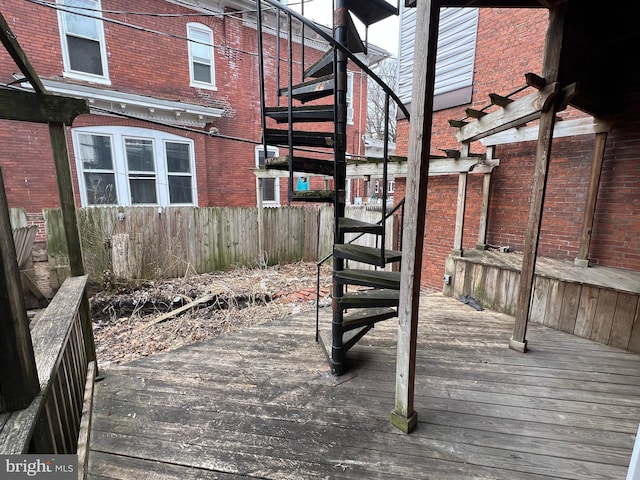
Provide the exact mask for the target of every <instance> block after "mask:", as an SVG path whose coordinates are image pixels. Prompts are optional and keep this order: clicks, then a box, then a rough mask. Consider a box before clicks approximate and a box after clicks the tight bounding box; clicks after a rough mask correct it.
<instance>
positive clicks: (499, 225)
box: [395, 8, 640, 291]
mask: <svg viewBox="0 0 640 480" xmlns="http://www.w3.org/2000/svg"><path fill="white" fill-rule="evenodd" d="M461 11H466V12H467V13H468V12H470V11H475V12H476V13H475V15H476V16H477V20H476V23H475V24H473V23H472V24H469V23H467V24H466V26H465V27H464V28H465V29H466V30H465V32H466V33H465V35H466V37H464V40H463V41H464V42H466V43H473V49H472V50H473V53H472V55H471V57H470V58H471V63H470V65H471V66H472V70H471V75H470V76H469V78H468V83H467V84H466V85H463V87H462V88H459V86H458V88H457V89H456V86H453V87H452V88H451V89H450V90H449V91H445V92H444V93H442V92H440V94H439V92H438V76H442V75H446V71H447V65H446V63H445V65H444V66H443V65H441V64H440V56H441V54H442V56H443V57H446V56H447V55H446V53H447V52H441V45H440V44H439V47H438V55H439V60H438V66H439V67H440V68H442V70H441V71H440V72H438V70H436V75H437V76H436V95H435V98H434V104H435V107H434V109H435V110H436V111H435V113H434V116H433V128H432V132H433V137H432V142H431V145H432V152H431V153H432V154H433V155H443V152H442V150H440V149H460V143H459V142H458V141H457V139H456V137H455V134H456V131H457V129H456V128H452V127H451V126H450V125H449V122H448V121H449V120H450V119H463V118H465V117H466V112H465V109H467V108H472V109H477V110H480V109H483V108H485V107H486V106H487V105H489V94H490V93H496V94H499V95H507V94H510V93H512V92H514V91H516V90H517V89H518V88H520V87H522V86H524V85H525V77H524V75H525V74H526V73H528V72H533V73H536V74H539V73H540V70H541V67H542V55H543V50H544V41H545V32H546V30H547V23H548V13H547V11H546V10H545V9H513V8H505V9H499V8H494V9H489V8H482V9H457V8H449V9H443V10H442V13H441V24H440V42H442V41H443V37H444V38H445V39H446V37H447V28H448V26H449V23H448V20H447V15H451V14H452V12H454V13H455V12H461ZM405 14H406V11H405ZM455 14H456V15H457V14H458V13H455ZM460 38H463V37H460ZM405 44H406V42H405ZM459 45H460V43H458V44H456V46H458V47H459ZM401 49H402V47H401ZM405 50H406V48H405ZM401 55H402V52H401ZM445 62H446V60H445ZM405 67H406V68H407V69H408V70H407V72H410V70H411V69H410V67H411V65H410V62H407V61H406V60H405ZM402 68H403V67H402V58H401V69H402ZM443 72H444V73H443ZM401 75H402V72H401ZM405 75H406V74H405ZM465 88H466V90H465ZM445 90H446V88H445ZM530 91H531V90H528V92H530ZM401 93H402V92H401ZM405 93H406V92H405ZM525 93H527V91H524V92H522V93H516V94H514V95H513V97H512V98H518V97H519V96H520V95H524V94H525ZM447 95H448V98H447ZM409 98H410V95H408V96H407V95H405V98H404V99H405V100H406V99H409ZM488 111H491V110H488ZM559 117H560V119H561V120H562V121H568V120H571V119H577V118H582V117H586V116H585V114H583V113H582V112H579V111H578V110H576V109H573V108H572V107H569V108H568V109H566V110H564V111H562V112H561V113H560V114H559ZM618 117H620V116H618ZM618 117H616V118H611V119H609V120H610V121H611V124H610V125H611V127H610V131H609V134H608V139H607V144H606V150H605V155H604V163H603V167H602V177H601V181H600V188H599V194H598V202H597V205H596V212H595V220H594V226H593V236H592V239H591V248H590V251H589V256H588V258H589V262H590V264H592V265H603V266H608V267H616V268H623V269H629V270H635V271H640V254H639V253H638V249H637V239H638V232H639V231H640V222H639V221H638V220H637V219H638V218H639V217H638V213H639V212H638V204H639V202H640V181H639V180H638V178H639V177H638V169H640V163H638V161H637V152H638V149H637V145H638V141H639V138H640V137H639V136H638V133H637V132H638V129H637V128H635V126H636V125H637V119H636V120H634V121H628V120H629V118H627V117H625V118H618ZM471 120H472V119H471ZM467 121H469V119H468V118H467ZM562 121H557V123H556V128H557V129H561V128H562V124H563V122H562ZM565 123H566V122H565ZM531 125H535V122H533V123H532V124H531ZM398 132H399V134H398V145H397V150H398V153H399V154H401V155H402V154H406V152H407V142H408V124H407V122H406V121H405V120H400V122H399V126H398ZM521 133H523V132H521ZM512 136H513V139H512V140H509V139H508V138H506V136H503V137H501V138H498V137H496V138H494V139H491V138H487V139H486V140H483V141H482V143H483V144H484V145H485V146H486V145H495V149H494V151H493V158H496V159H499V162H500V163H499V166H498V167H496V168H495V169H494V170H493V172H492V179H491V194H490V197H489V198H490V209H489V218H488V222H487V238H486V243H487V244H489V245H495V246H508V247H509V248H510V249H511V250H514V251H517V252H521V251H522V250H523V245H524V233H525V228H526V225H527V215H528V212H529V199H530V195H531V179H532V177H533V168H534V163H535V149H536V142H535V139H536V138H533V137H532V138H531V139H530V140H527V141H521V140H520V139H521V138H524V137H522V136H520V137H516V136H515V135H512ZM594 136H595V135H594V134H593V133H586V134H583V135H573V136H570V137H565V138H554V140H553V154H552V156H553V159H552V161H551V166H550V171H549V177H548V185H547V189H546V196H545V209H544V213H543V217H542V227H541V236H540V242H539V255H540V256H542V257H548V258H553V259H560V260H569V261H573V260H574V258H576V256H577V253H578V249H579V246H580V235H581V227H582V222H583V214H584V208H585V201H586V196H587V187H588V183H589V178H590V171H591V160H592V157H593V155H594ZM477 144H478V142H476V143H475V144H474V148H476V149H478V151H477V152H474V153H482V151H481V150H483V149H482V148H479V147H477V146H475V145H477ZM480 147H481V146H480ZM623 171H624V172H626V173H624V174H623V173H622V172H623ZM482 185H483V176H482V175H473V174H470V175H469V177H468V184H467V192H466V195H467V197H466V202H465V206H466V209H465V215H464V219H465V222H464V236H463V243H462V246H463V249H473V248H475V246H476V244H477V243H478V229H479V218H480V209H481V203H482ZM404 188H405V184H404V181H403V179H398V178H396V186H395V198H397V199H401V198H403V196H404ZM457 195H458V176H457V175H445V176H433V177H430V178H429V187H428V198H427V217H426V225H427V226H426V232H425V247H424V253H423V271H422V285H423V288H424V289H426V290H429V291H441V290H442V288H443V274H444V273H445V260H446V258H447V257H448V256H449V255H450V253H451V251H452V249H453V245H454V231H455V223H456V198H457Z"/></svg>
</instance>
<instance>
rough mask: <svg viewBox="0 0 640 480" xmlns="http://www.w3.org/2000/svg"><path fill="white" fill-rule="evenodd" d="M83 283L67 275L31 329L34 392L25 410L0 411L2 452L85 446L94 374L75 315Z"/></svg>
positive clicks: (67, 450) (53, 450)
mask: <svg viewBox="0 0 640 480" xmlns="http://www.w3.org/2000/svg"><path fill="white" fill-rule="evenodd" d="M86 283H87V277H86V276H82V277H69V278H67V280H65V282H64V284H63V285H62V287H61V288H60V290H59V291H58V293H57V294H56V296H55V297H54V298H53V300H52V301H51V303H50V304H49V306H48V307H47V309H46V310H45V311H44V313H43V314H42V316H41V317H40V319H39V320H37V321H36V323H35V325H33V326H32V328H31V337H32V342H33V351H34V354H35V359H36V366H37V370H38V378H39V381H40V393H39V394H38V395H37V396H36V397H35V399H34V400H33V401H32V402H31V405H30V406H29V407H27V408H26V409H24V410H19V411H16V412H12V413H5V414H2V415H0V425H2V428H0V452H2V453H3V454H13V455H17V454H23V453H76V451H77V452H78V453H79V454H81V453H82V451H81V450H83V449H84V448H85V447H86V444H87V442H88V440H87V435H88V433H89V430H88V422H89V417H90V411H91V408H90V406H91V401H92V395H91V393H92V389H93V379H94V377H95V363H94V362H93V361H89V357H90V354H88V352H87V345H88V342H87V341H86V340H87V339H86V338H85V335H84V330H83V327H82V321H81V315H80V313H79V309H80V308H81V304H82V299H83V296H84V290H85V286H86ZM83 412H84V413H83ZM83 415H84V417H83ZM82 427H84V428H82ZM83 461H84V458H83V459H80V462H81V465H80V468H81V470H82V468H83V465H82V462H83Z"/></svg>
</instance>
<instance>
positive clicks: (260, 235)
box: [257, 177, 267, 266]
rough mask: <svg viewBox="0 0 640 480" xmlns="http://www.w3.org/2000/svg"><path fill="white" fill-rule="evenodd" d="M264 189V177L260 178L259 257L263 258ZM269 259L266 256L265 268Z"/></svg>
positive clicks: (258, 203)
mask: <svg viewBox="0 0 640 480" xmlns="http://www.w3.org/2000/svg"><path fill="white" fill-rule="evenodd" d="M263 189H264V181H263V179H262V177H258V202H257V205H258V257H259V258H261V257H262V254H263V253H264V251H265V250H264V211H263V209H264V206H263V205H262V195H263V191H262V190H263ZM266 262H267V258H266V256H265V266H266Z"/></svg>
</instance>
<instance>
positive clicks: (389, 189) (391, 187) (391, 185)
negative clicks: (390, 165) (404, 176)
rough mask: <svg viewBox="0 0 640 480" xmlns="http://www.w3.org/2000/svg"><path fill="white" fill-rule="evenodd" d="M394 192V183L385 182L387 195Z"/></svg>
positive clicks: (393, 181)
mask: <svg viewBox="0 0 640 480" xmlns="http://www.w3.org/2000/svg"><path fill="white" fill-rule="evenodd" d="M395 190H396V181H395V180H388V181H387V193H393V192H394V191H395Z"/></svg>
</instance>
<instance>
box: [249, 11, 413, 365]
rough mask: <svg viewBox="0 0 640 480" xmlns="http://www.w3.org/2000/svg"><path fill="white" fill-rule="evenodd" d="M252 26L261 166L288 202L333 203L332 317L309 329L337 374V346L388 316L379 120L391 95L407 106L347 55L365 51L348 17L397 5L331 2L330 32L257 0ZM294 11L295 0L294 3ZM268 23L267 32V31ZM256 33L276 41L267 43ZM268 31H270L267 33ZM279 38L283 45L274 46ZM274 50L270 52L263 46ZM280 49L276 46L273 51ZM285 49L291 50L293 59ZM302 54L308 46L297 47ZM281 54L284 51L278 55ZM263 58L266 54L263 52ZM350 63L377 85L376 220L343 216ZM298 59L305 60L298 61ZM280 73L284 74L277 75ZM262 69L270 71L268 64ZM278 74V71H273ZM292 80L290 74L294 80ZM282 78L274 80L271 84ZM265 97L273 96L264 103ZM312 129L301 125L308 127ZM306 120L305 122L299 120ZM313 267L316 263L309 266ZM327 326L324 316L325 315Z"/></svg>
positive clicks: (393, 306)
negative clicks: (310, 185) (308, 186)
mask: <svg viewBox="0 0 640 480" xmlns="http://www.w3.org/2000/svg"><path fill="white" fill-rule="evenodd" d="M256 5H257V17H256V19H257V29H258V50H259V62H258V63H259V69H260V72H259V73H260V95H261V114H262V132H263V135H262V144H263V147H264V152H265V157H264V158H266V159H267V160H266V162H265V167H266V168H268V169H279V170H287V171H288V172H289V182H288V200H289V203H290V202H320V203H332V204H333V210H334V220H335V221H334V232H333V238H334V242H333V251H332V252H331V254H330V255H328V256H327V257H326V258H325V259H323V260H321V261H320V263H319V265H320V264H321V263H322V262H324V261H326V260H328V259H329V258H330V257H332V260H333V286H332V321H331V326H330V328H328V327H327V328H320V329H319V328H318V326H316V340H320V341H321V342H322V345H323V347H324V350H325V353H326V355H327V359H328V361H329V364H330V366H331V372H332V373H333V374H335V375H342V374H343V373H344V372H345V371H346V370H347V366H348V364H347V357H346V353H347V351H348V350H349V349H350V348H351V347H353V346H354V345H355V344H356V343H357V342H358V341H359V340H360V339H361V338H362V337H363V336H364V335H365V334H366V333H367V332H369V331H370V330H371V329H372V328H373V327H374V325H375V324H376V323H377V322H380V321H383V320H387V319H390V318H394V317H396V316H397V308H398V301H399V300H398V299H399V289H400V272H399V268H395V269H394V270H395V271H389V269H387V270H384V268H385V267H386V266H387V265H389V264H394V263H397V262H399V261H400V258H401V252H400V251H396V250H389V249H387V248H385V245H386V242H385V240H386V237H387V236H388V235H390V234H391V232H388V231H387V228H386V223H387V222H386V219H387V218H388V217H389V216H390V215H392V214H394V213H395V212H396V210H397V209H398V206H396V208H394V209H393V210H391V211H387V183H388V182H387V165H388V160H389V153H388V143H389V140H388V124H389V122H388V119H389V111H390V108H389V106H390V102H392V101H393V102H395V103H396V105H397V107H398V108H399V109H401V110H402V111H403V113H404V114H405V116H406V118H407V119H408V118H409V113H408V112H407V111H406V109H405V107H404V106H403V105H402V103H401V102H400V100H399V99H398V97H397V96H396V95H395V94H394V92H393V90H392V89H391V88H390V87H389V86H388V85H386V84H385V83H384V82H383V81H382V80H381V79H380V78H379V77H378V76H377V75H376V74H375V73H374V72H372V71H371V70H370V69H369V68H368V67H367V66H366V64H365V63H364V62H363V61H362V60H361V59H360V58H358V56H357V55H356V54H362V55H366V53H367V48H368V45H367V41H366V35H365V40H364V41H363V40H362V39H361V36H360V34H359V33H358V30H357V28H356V26H355V25H356V20H354V17H355V19H357V21H358V22H359V23H360V24H362V25H363V26H364V29H365V31H368V27H369V26H370V25H372V24H374V23H376V22H379V21H381V20H383V19H385V18H387V17H389V16H390V15H396V14H397V13H398V8H397V7H396V6H393V5H391V4H389V3H387V2H386V1H385V0H336V1H334V25H333V31H332V32H330V31H329V29H327V28H323V27H321V26H319V25H317V24H316V23H314V22H311V21H309V20H308V19H306V18H305V17H304V15H303V14H299V13H297V12H295V11H293V10H291V9H290V8H288V7H286V6H284V5H283V4H281V3H279V2H277V1H274V0H262V1H261V0H258V1H257V3H256ZM301 10H302V12H304V2H302V8H301ZM274 30H275V31H274ZM266 32H268V33H269V35H275V38H279V39H280V41H279V42H275V41H273V42H272V43H275V47H274V46H273V45H270V46H269V45H267V42H266V40H265V37H266ZM307 34H309V35H310V36H311V35H312V36H313V38H314V39H318V38H321V39H322V40H324V42H326V43H327V44H328V45H329V49H328V50H327V51H326V52H325V53H324V55H322V56H321V57H320V58H318V59H316V61H314V62H307V61H305V41H306V38H307V37H306V35H307ZM269 38H273V37H269ZM282 44H285V45H286V46H284V47H283V45H282ZM269 48H271V49H272V50H270V51H269V53H270V54H271V55H273V53H275V58H276V61H275V63H276V72H275V76H276V78H275V83H276V92H275V93H272V92H269V95H268V92H267V91H266V85H267V84H268V83H272V81H273V79H269V80H267V79H266V78H265V56H266V54H265V51H266V50H268V49H269ZM274 48H275V52H273V49H274ZM283 50H286V51H283ZM294 51H295V52H297V53H298V56H296V57H295V58H294ZM306 53H307V55H309V52H308V51H307V52H306ZM282 57H284V58H282ZM269 60H270V61H272V62H273V59H272V58H270V59H269ZM349 62H351V63H353V64H354V65H355V66H357V67H358V68H359V69H361V70H362V72H363V73H364V74H366V75H367V81H368V82H369V83H370V84H371V82H375V83H377V84H378V85H380V88H382V89H383V91H384V92H385V98H386V101H385V111H386V113H385V118H386V119H387V121H386V125H385V134H384V137H385V138H384V148H383V152H384V153H383V156H384V162H383V168H382V171H381V172H380V174H381V177H382V194H381V197H382V208H381V210H382V211H381V216H380V221H379V222H377V223H366V222H362V221H359V220H356V219H353V218H348V217H347V216H346V215H345V211H346V209H345V203H346V198H345V196H346V194H345V190H346V173H347V161H348V159H347V154H346V145H347V144H348V143H347V66H348V63H349ZM307 63H310V64H309V65H308V66H307ZM283 71H284V73H283ZM270 74H271V71H270ZM281 77H284V78H281ZM294 77H296V78H300V81H299V82H297V83H294ZM281 84H283V85H281ZM267 96H269V97H273V100H272V102H271V103H269V102H267ZM310 125H311V127H312V128H308V126H310ZM305 126H307V128H306V129H305V128H304V127H305ZM268 146H283V147H285V148H284V149H285V150H287V151H288V155H286V156H281V157H277V158H267V157H268V155H266V153H267V147H268ZM294 174H298V175H304V176H307V175H308V176H324V177H325V178H327V177H329V178H331V179H332V181H330V182H325V185H329V184H332V185H331V186H332V187H333V188H331V189H323V190H305V191H296V190H294V182H293V180H294ZM348 234H357V235H358V236H365V235H367V236H370V235H372V236H374V237H375V239H376V242H375V244H376V245H378V247H368V246H362V245H355V244H353V243H350V242H348V241H345V237H346V236H351V237H352V236H353V235H348ZM354 263H356V264H358V263H359V264H361V266H362V264H366V265H370V266H373V267H375V269H372V268H371V267H369V268H368V269H365V268H349V267H350V264H354ZM319 271H320V269H319V268H318V272H319ZM327 323H328V322H327Z"/></svg>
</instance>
